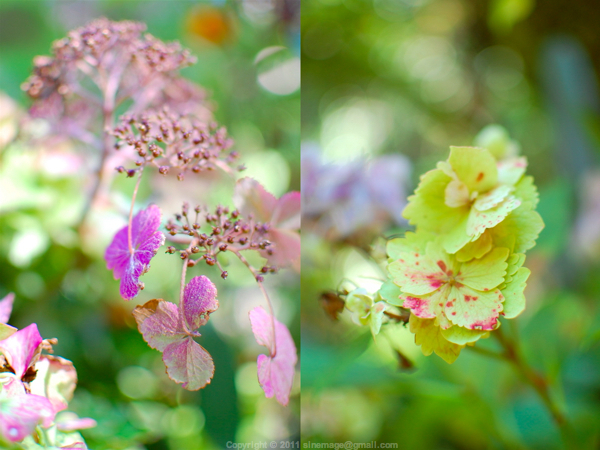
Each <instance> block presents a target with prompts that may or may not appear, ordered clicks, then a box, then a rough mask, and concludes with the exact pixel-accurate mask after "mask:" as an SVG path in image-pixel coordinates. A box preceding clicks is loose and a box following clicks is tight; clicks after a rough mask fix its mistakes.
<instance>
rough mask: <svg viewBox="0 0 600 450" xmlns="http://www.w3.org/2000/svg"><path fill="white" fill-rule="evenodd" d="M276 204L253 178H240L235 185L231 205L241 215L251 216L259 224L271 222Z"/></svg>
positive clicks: (273, 197) (272, 197) (271, 195)
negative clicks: (233, 205)
mask: <svg viewBox="0 0 600 450" xmlns="http://www.w3.org/2000/svg"><path fill="white" fill-rule="evenodd" d="M277 202H278V200H277V198H275V196H274V195H273V194H271V193H270V192H267V190H266V189H265V188H264V187H263V185H262V184H260V183H259V182H258V181H256V180H255V179H253V178H248V177H246V178H242V179H241V180H238V182H237V183H236V185H235V193H234V195H233V203H234V204H235V206H236V207H237V208H238V209H239V210H240V212H241V213H242V214H243V215H245V216H247V215H248V214H253V215H254V218H255V219H256V220H257V221H259V222H269V221H270V220H271V217H272V216H273V212H274V211H275V208H276V207H277Z"/></svg>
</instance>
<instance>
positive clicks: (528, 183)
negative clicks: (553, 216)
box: [513, 176, 540, 209]
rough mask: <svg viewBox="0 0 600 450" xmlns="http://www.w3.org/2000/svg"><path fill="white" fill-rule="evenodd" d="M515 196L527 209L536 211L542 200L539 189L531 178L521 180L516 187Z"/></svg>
mask: <svg viewBox="0 0 600 450" xmlns="http://www.w3.org/2000/svg"><path fill="white" fill-rule="evenodd" d="M513 195H514V196H515V197H517V198H518V199H519V200H521V204H522V205H523V207H524V208H527V209H535V207H536V206H537V204H538V202H539V199H540V196H539V194H538V191H537V187H536V186H535V184H534V183H533V177H531V176H527V177H523V178H521V180H520V181H519V182H518V183H517V184H516V185H515V191H514V192H513Z"/></svg>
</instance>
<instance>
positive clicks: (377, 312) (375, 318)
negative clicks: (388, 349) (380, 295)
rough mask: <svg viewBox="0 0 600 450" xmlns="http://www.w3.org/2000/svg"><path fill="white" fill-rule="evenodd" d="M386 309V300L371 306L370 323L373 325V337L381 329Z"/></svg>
mask: <svg viewBox="0 0 600 450" xmlns="http://www.w3.org/2000/svg"><path fill="white" fill-rule="evenodd" d="M385 310H386V304H385V302H377V303H375V304H374V305H373V307H372V308H371V315H370V317H369V319H370V325H371V333H372V334H373V337H375V336H377V335H378V334H379V331H380V330H381V324H382V323H383V316H384V313H385Z"/></svg>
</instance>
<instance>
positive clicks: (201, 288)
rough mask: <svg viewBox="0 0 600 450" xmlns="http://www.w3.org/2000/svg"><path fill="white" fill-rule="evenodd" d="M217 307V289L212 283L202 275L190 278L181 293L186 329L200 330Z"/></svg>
mask: <svg viewBox="0 0 600 450" xmlns="http://www.w3.org/2000/svg"><path fill="white" fill-rule="evenodd" d="M218 307H219V301H218V300H217V288H216V287H215V285H214V284H213V282H212V281H210V280H209V279H208V278H206V277H205V276H204V275H202V276H199V277H194V278H192V279H191V280H190V282H189V283H188V284H187V286H186V287H185V290H184V292H183V304H182V310H181V312H182V314H183V318H184V320H185V322H186V324H187V326H188V329H189V330H190V331H193V330H196V329H198V328H200V327H201V326H202V325H204V324H205V323H206V322H207V321H208V317H209V315H210V313H212V312H214V311H216V310H217V308H218Z"/></svg>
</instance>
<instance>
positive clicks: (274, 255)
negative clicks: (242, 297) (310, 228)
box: [234, 177, 301, 269]
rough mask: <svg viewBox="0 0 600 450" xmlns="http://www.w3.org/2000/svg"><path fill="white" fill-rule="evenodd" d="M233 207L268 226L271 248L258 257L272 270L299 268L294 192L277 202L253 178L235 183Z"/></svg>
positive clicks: (296, 197)
mask: <svg viewBox="0 0 600 450" xmlns="http://www.w3.org/2000/svg"><path fill="white" fill-rule="evenodd" d="M234 203H235V206H236V207H237V208H238V209H239V210H240V211H241V213H242V214H244V215H245V216H248V215H249V214H252V215H253V216H254V218H255V220H257V221H259V222H261V223H263V224H266V223H268V224H269V231H268V233H267V238H268V239H269V241H270V242H271V244H272V245H270V246H269V247H267V249H265V250H261V254H262V255H263V256H264V257H265V258H267V260H268V261H269V263H270V264H272V265H274V266H275V267H285V266H289V265H293V266H294V268H296V269H299V266H300V234H299V233H298V230H299V229H300V203H301V201H300V192H297V191H293V192H288V193H287V194H284V195H283V196H282V197H281V198H279V199H277V198H276V197H275V196H274V195H273V194H271V193H270V192H268V191H267V190H266V189H265V188H264V187H263V186H262V185H261V184H260V183H259V182H258V181H256V180H254V179H252V178H248V177H246V178H242V179H241V180H238V182H237V184H236V187H235V194H234Z"/></svg>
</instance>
